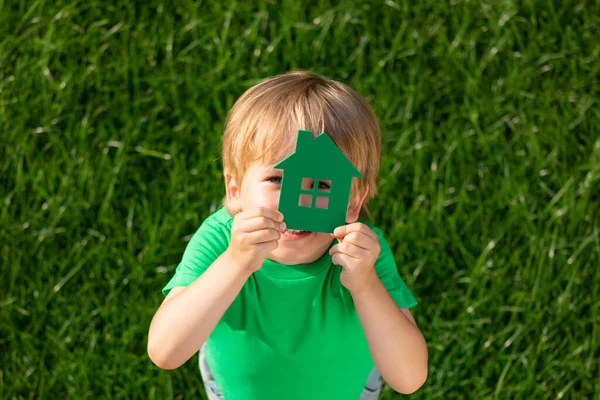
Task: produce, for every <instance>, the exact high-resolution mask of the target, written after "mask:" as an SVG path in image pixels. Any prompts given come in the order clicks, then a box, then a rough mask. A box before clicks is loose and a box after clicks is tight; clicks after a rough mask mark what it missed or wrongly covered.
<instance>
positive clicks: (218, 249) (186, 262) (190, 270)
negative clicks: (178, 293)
mask: <svg viewBox="0 0 600 400" xmlns="http://www.w3.org/2000/svg"><path fill="white" fill-rule="evenodd" d="M229 238H230V234H229V231H228V229H227V227H226V226H225V225H224V224H223V223H221V222H219V221H215V220H214V219H210V217H209V218H208V219H206V220H205V221H204V222H203V223H202V225H201V226H200V228H198V230H197V231H196V233H194V235H193V236H192V239H191V240H190V242H189V243H188V245H187V247H186V249H185V251H184V253H183V257H182V258H181V262H180V263H179V265H178V266H177V268H176V269H175V275H174V276H173V277H172V278H171V280H170V281H169V283H167V285H166V286H165V287H164V288H163V290H162V293H163V295H165V296H166V295H167V294H169V292H170V291H171V289H173V288H174V287H176V286H188V285H190V284H191V283H192V282H194V281H195V280H196V279H198V277H199V276H200V275H202V273H203V272H204V271H206V270H207V269H208V267H210V266H211V264H212V263H213V262H214V261H215V260H216V259H217V258H219V256H220V255H221V254H222V253H223V252H224V251H225V250H226V249H227V246H228V245H229V240H230V239H229Z"/></svg>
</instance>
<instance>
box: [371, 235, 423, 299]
mask: <svg viewBox="0 0 600 400" xmlns="http://www.w3.org/2000/svg"><path fill="white" fill-rule="evenodd" d="M373 231H374V232H375V233H376V234H377V237H378V238H379V246H380V247H381V251H380V253H379V257H378V258H377V261H376V262H375V272H376V273H377V276H379V279H380V280H381V282H382V283H383V286H385V288H386V289H387V291H388V293H389V294H390V296H391V297H392V299H393V300H394V301H395V302H396V304H397V305H398V307H400V308H411V307H414V306H415V305H417V301H416V300H415V298H414V297H413V295H412V293H411V292H410V290H409V289H408V287H407V286H406V284H405V283H404V281H403V280H402V278H400V275H399V274H398V268H397V267H396V260H395V259H394V254H393V253H392V250H391V249H390V246H389V245H388V243H387V241H386V240H385V238H384V237H383V233H382V232H381V230H380V229H378V228H373Z"/></svg>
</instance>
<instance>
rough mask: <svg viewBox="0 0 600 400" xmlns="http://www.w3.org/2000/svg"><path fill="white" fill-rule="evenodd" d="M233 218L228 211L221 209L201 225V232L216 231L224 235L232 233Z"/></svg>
mask: <svg viewBox="0 0 600 400" xmlns="http://www.w3.org/2000/svg"><path fill="white" fill-rule="evenodd" d="M232 223H233V217H232V216H231V215H229V213H228V212H227V210H225V209H224V208H219V209H218V210H217V211H215V212H213V213H212V214H210V215H209V216H208V217H207V218H206V219H205V220H204V221H203V222H202V224H201V225H200V228H199V230H203V229H206V230H214V231H219V232H223V233H229V232H231V225H232Z"/></svg>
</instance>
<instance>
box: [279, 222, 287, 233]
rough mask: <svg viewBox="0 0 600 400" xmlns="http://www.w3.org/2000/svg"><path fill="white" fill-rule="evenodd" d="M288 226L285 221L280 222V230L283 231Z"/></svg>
mask: <svg viewBox="0 0 600 400" xmlns="http://www.w3.org/2000/svg"><path fill="white" fill-rule="evenodd" d="M286 228H287V227H286V225H285V222H282V223H280V224H279V230H281V232H284V231H285V229H286Z"/></svg>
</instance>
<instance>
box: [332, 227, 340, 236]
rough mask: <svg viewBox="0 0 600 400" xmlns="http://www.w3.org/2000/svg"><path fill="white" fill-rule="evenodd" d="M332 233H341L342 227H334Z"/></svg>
mask: <svg viewBox="0 0 600 400" xmlns="http://www.w3.org/2000/svg"><path fill="white" fill-rule="evenodd" d="M333 234H334V235H341V234H342V228H335V229H334V230H333Z"/></svg>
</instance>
